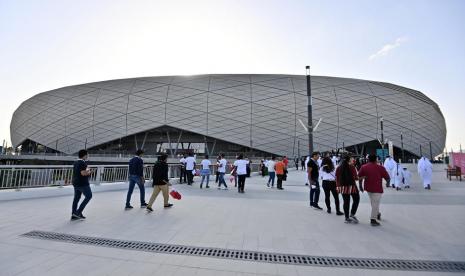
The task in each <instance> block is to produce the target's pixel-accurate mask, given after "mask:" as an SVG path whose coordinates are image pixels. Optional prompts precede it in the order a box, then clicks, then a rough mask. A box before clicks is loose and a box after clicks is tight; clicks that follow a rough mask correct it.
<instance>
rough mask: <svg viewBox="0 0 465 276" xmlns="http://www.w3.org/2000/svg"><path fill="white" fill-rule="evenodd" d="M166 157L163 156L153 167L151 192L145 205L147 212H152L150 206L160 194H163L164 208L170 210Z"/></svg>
mask: <svg viewBox="0 0 465 276" xmlns="http://www.w3.org/2000/svg"><path fill="white" fill-rule="evenodd" d="M167 158H168V155H166V154H163V155H161V156H160V158H159V159H158V161H157V162H156V163H155V165H154V166H153V191H152V196H151V197H150V200H149V204H148V205H147V212H153V209H152V206H153V203H154V202H155V199H157V196H158V194H159V193H160V192H162V194H163V200H164V205H163V206H164V207H165V208H170V207H172V206H173V204H171V203H169V202H168V199H169V184H170V183H169V179H168V164H167V163H166V159H167Z"/></svg>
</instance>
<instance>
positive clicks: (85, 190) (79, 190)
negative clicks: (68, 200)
mask: <svg viewBox="0 0 465 276" xmlns="http://www.w3.org/2000/svg"><path fill="white" fill-rule="evenodd" d="M82 194H84V200H83V201H82V202H81V205H80V206H79V208H78V207H77V206H78V203H79V200H80V199H81V195H82ZM91 198H92V190H91V189H90V186H89V185H87V186H83V187H76V186H74V199H73V207H72V211H71V212H72V213H71V214H76V215H81V214H82V211H84V208H86V205H87V203H89V201H90V199H91Z"/></svg>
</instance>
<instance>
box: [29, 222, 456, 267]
mask: <svg viewBox="0 0 465 276" xmlns="http://www.w3.org/2000/svg"><path fill="white" fill-rule="evenodd" d="M21 236H24V237H29V238H36V239H44V240H52V241H61V242H69V243H76V244H86V245H94V246H104V247H111V248H118V249H129V250H138V251H147V252H154V253H164V254H178V255H189V256H199V257H210V258H221V259H231V260H243V261H255V262H267V263H276V264H291V265H307V266H323V267H340V268H360V269H379V270H403V271H409V270H414V271H435V272H465V262H449V261H422V260H389V259H365V258H344V257H323V256H308V255H295V254H281V253H270V252H258V251H246V250H234V249H223V248H209V247H198V246H186V245H174V244H161V243H151V242H139V241H125V240H117V239H106V238H98V237H87V236H78V235H70V234H63V233H56V232H45V231H31V232H28V233H25V234H23V235H21Z"/></svg>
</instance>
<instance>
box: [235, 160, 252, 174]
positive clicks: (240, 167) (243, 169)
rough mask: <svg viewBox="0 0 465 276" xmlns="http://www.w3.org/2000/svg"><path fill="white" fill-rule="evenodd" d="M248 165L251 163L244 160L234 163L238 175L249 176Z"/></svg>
mask: <svg viewBox="0 0 465 276" xmlns="http://www.w3.org/2000/svg"><path fill="white" fill-rule="evenodd" d="M247 164H249V161H248V160H244V159H239V160H236V161H234V166H236V167H237V175H244V174H247Z"/></svg>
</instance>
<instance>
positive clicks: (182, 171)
mask: <svg viewBox="0 0 465 276" xmlns="http://www.w3.org/2000/svg"><path fill="white" fill-rule="evenodd" d="M183 178H184V183H186V181H187V180H186V168H184V167H181V174H180V175H179V183H182V182H183V181H182V179H183Z"/></svg>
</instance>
